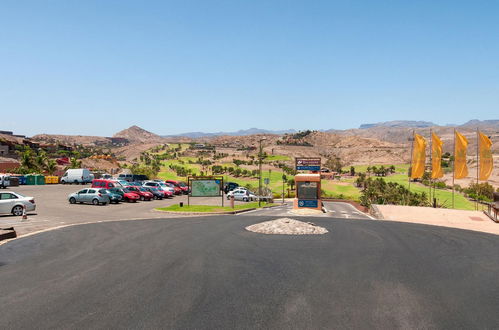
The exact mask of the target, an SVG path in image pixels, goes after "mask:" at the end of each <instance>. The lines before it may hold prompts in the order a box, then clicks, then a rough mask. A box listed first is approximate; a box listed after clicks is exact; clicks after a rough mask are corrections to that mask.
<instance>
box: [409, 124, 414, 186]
mask: <svg viewBox="0 0 499 330" xmlns="http://www.w3.org/2000/svg"><path fill="white" fill-rule="evenodd" d="M413 153H414V130H412V138H411V163H410V164H409V170H410V171H409V191H411V176H412V171H413V170H414V169H413V168H412V154H413Z"/></svg>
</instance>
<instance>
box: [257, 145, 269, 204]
mask: <svg viewBox="0 0 499 330" xmlns="http://www.w3.org/2000/svg"><path fill="white" fill-rule="evenodd" d="M265 140H267V138H265V137H263V138H261V139H260V140H258V143H259V144H260V148H259V151H258V158H259V160H260V162H259V164H258V207H260V206H261V203H262V160H263V150H262V141H265Z"/></svg>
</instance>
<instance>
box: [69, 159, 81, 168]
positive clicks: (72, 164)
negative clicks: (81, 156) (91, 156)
mask: <svg viewBox="0 0 499 330" xmlns="http://www.w3.org/2000/svg"><path fill="white" fill-rule="evenodd" d="M69 162H70V163H69V167H70V168H80V167H81V160H78V159H76V158H74V157H73V158H70V159H69Z"/></svg>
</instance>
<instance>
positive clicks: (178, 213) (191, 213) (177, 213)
mask: <svg viewBox="0 0 499 330" xmlns="http://www.w3.org/2000/svg"><path fill="white" fill-rule="evenodd" d="M268 207H272V206H268ZM254 210H256V208H255V207H254V208H250V209H243V210H236V211H223V212H177V211H163V210H158V209H154V211H156V212H162V213H167V214H175V215H230V214H238V213H243V212H249V211H254Z"/></svg>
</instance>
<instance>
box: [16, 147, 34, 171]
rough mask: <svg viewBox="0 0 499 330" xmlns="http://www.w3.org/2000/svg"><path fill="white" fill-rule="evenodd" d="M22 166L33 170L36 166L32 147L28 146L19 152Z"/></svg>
mask: <svg viewBox="0 0 499 330" xmlns="http://www.w3.org/2000/svg"><path fill="white" fill-rule="evenodd" d="M19 155H20V158H21V159H20V162H21V166H22V167H24V168H26V169H27V170H31V169H33V167H34V161H33V152H32V150H31V148H30V147H26V148H25V149H24V151H20V152H19Z"/></svg>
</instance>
